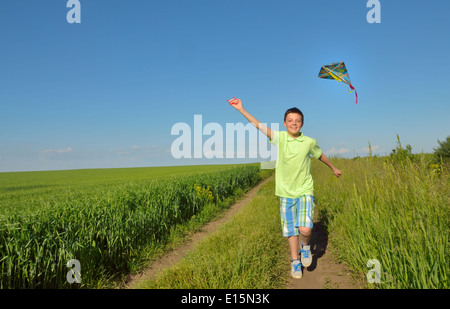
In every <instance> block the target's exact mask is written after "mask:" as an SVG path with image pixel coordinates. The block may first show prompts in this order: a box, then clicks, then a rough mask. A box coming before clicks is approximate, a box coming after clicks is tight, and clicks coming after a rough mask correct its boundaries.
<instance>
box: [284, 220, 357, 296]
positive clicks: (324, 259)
mask: <svg viewBox="0 0 450 309" xmlns="http://www.w3.org/2000/svg"><path fill="white" fill-rule="evenodd" d="M327 247H328V236H327V233H326V229H325V227H324V226H323V224H322V223H321V222H318V221H314V226H313V230H312V235H311V253H312V258H313V260H312V264H311V265H310V266H309V267H307V268H306V269H305V268H304V269H303V278H301V279H294V278H291V280H290V282H289V284H288V287H287V288H288V289H359V288H362V285H361V284H358V283H357V282H356V281H355V280H354V279H353V278H352V277H351V275H350V271H349V270H348V268H347V267H346V266H345V265H343V264H339V263H338V262H337V261H336V259H335V258H334V257H333V256H332V254H331V253H330V250H327ZM289 272H290V270H289Z"/></svg>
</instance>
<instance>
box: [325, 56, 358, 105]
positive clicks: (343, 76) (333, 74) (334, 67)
mask: <svg viewBox="0 0 450 309" xmlns="http://www.w3.org/2000/svg"><path fill="white" fill-rule="evenodd" d="M318 77H319V78H324V79H335V80H337V81H338V82H343V83H346V84H347V85H349V86H350V90H349V91H350V93H351V92H352V91H353V90H355V88H354V87H353V86H352V83H351V82H350V77H349V76H348V72H347V68H346V67H345V64H344V62H343V61H341V62H334V63H332V64H329V65H324V66H323V67H321V68H320V72H319V76H318ZM355 95H356V104H358V93H356V90H355Z"/></svg>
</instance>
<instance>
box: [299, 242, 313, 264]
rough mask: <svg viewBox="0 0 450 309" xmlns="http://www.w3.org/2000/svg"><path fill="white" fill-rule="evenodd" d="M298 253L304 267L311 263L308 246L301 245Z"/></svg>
mask: <svg viewBox="0 0 450 309" xmlns="http://www.w3.org/2000/svg"><path fill="white" fill-rule="evenodd" d="M299 255H300V256H301V260H302V264H303V266H305V267H308V266H310V265H311V263H312V256H311V248H310V246H309V245H308V246H302V250H300V252H299Z"/></svg>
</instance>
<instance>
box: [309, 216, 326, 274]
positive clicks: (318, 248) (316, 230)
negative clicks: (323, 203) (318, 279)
mask: <svg viewBox="0 0 450 309" xmlns="http://www.w3.org/2000/svg"><path fill="white" fill-rule="evenodd" d="M310 244H311V253H312V263H311V265H309V266H308V267H307V268H306V269H307V270H308V271H313V270H314V269H316V267H317V260H318V259H320V258H321V257H322V256H323V255H324V254H325V251H326V249H327V245H328V233H327V229H326V226H325V224H323V223H322V222H320V221H319V222H314V225H313V228H312V235H311V240H310Z"/></svg>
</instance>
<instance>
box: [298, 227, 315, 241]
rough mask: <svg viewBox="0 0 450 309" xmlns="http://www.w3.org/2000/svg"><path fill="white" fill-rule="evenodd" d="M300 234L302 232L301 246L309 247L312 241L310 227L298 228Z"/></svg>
mask: <svg viewBox="0 0 450 309" xmlns="http://www.w3.org/2000/svg"><path fill="white" fill-rule="evenodd" d="M298 230H299V232H300V235H301V236H300V241H301V244H303V245H304V246H307V245H309V241H310V240H311V231H312V229H311V228H309V227H305V226H300V227H299V228H298Z"/></svg>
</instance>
